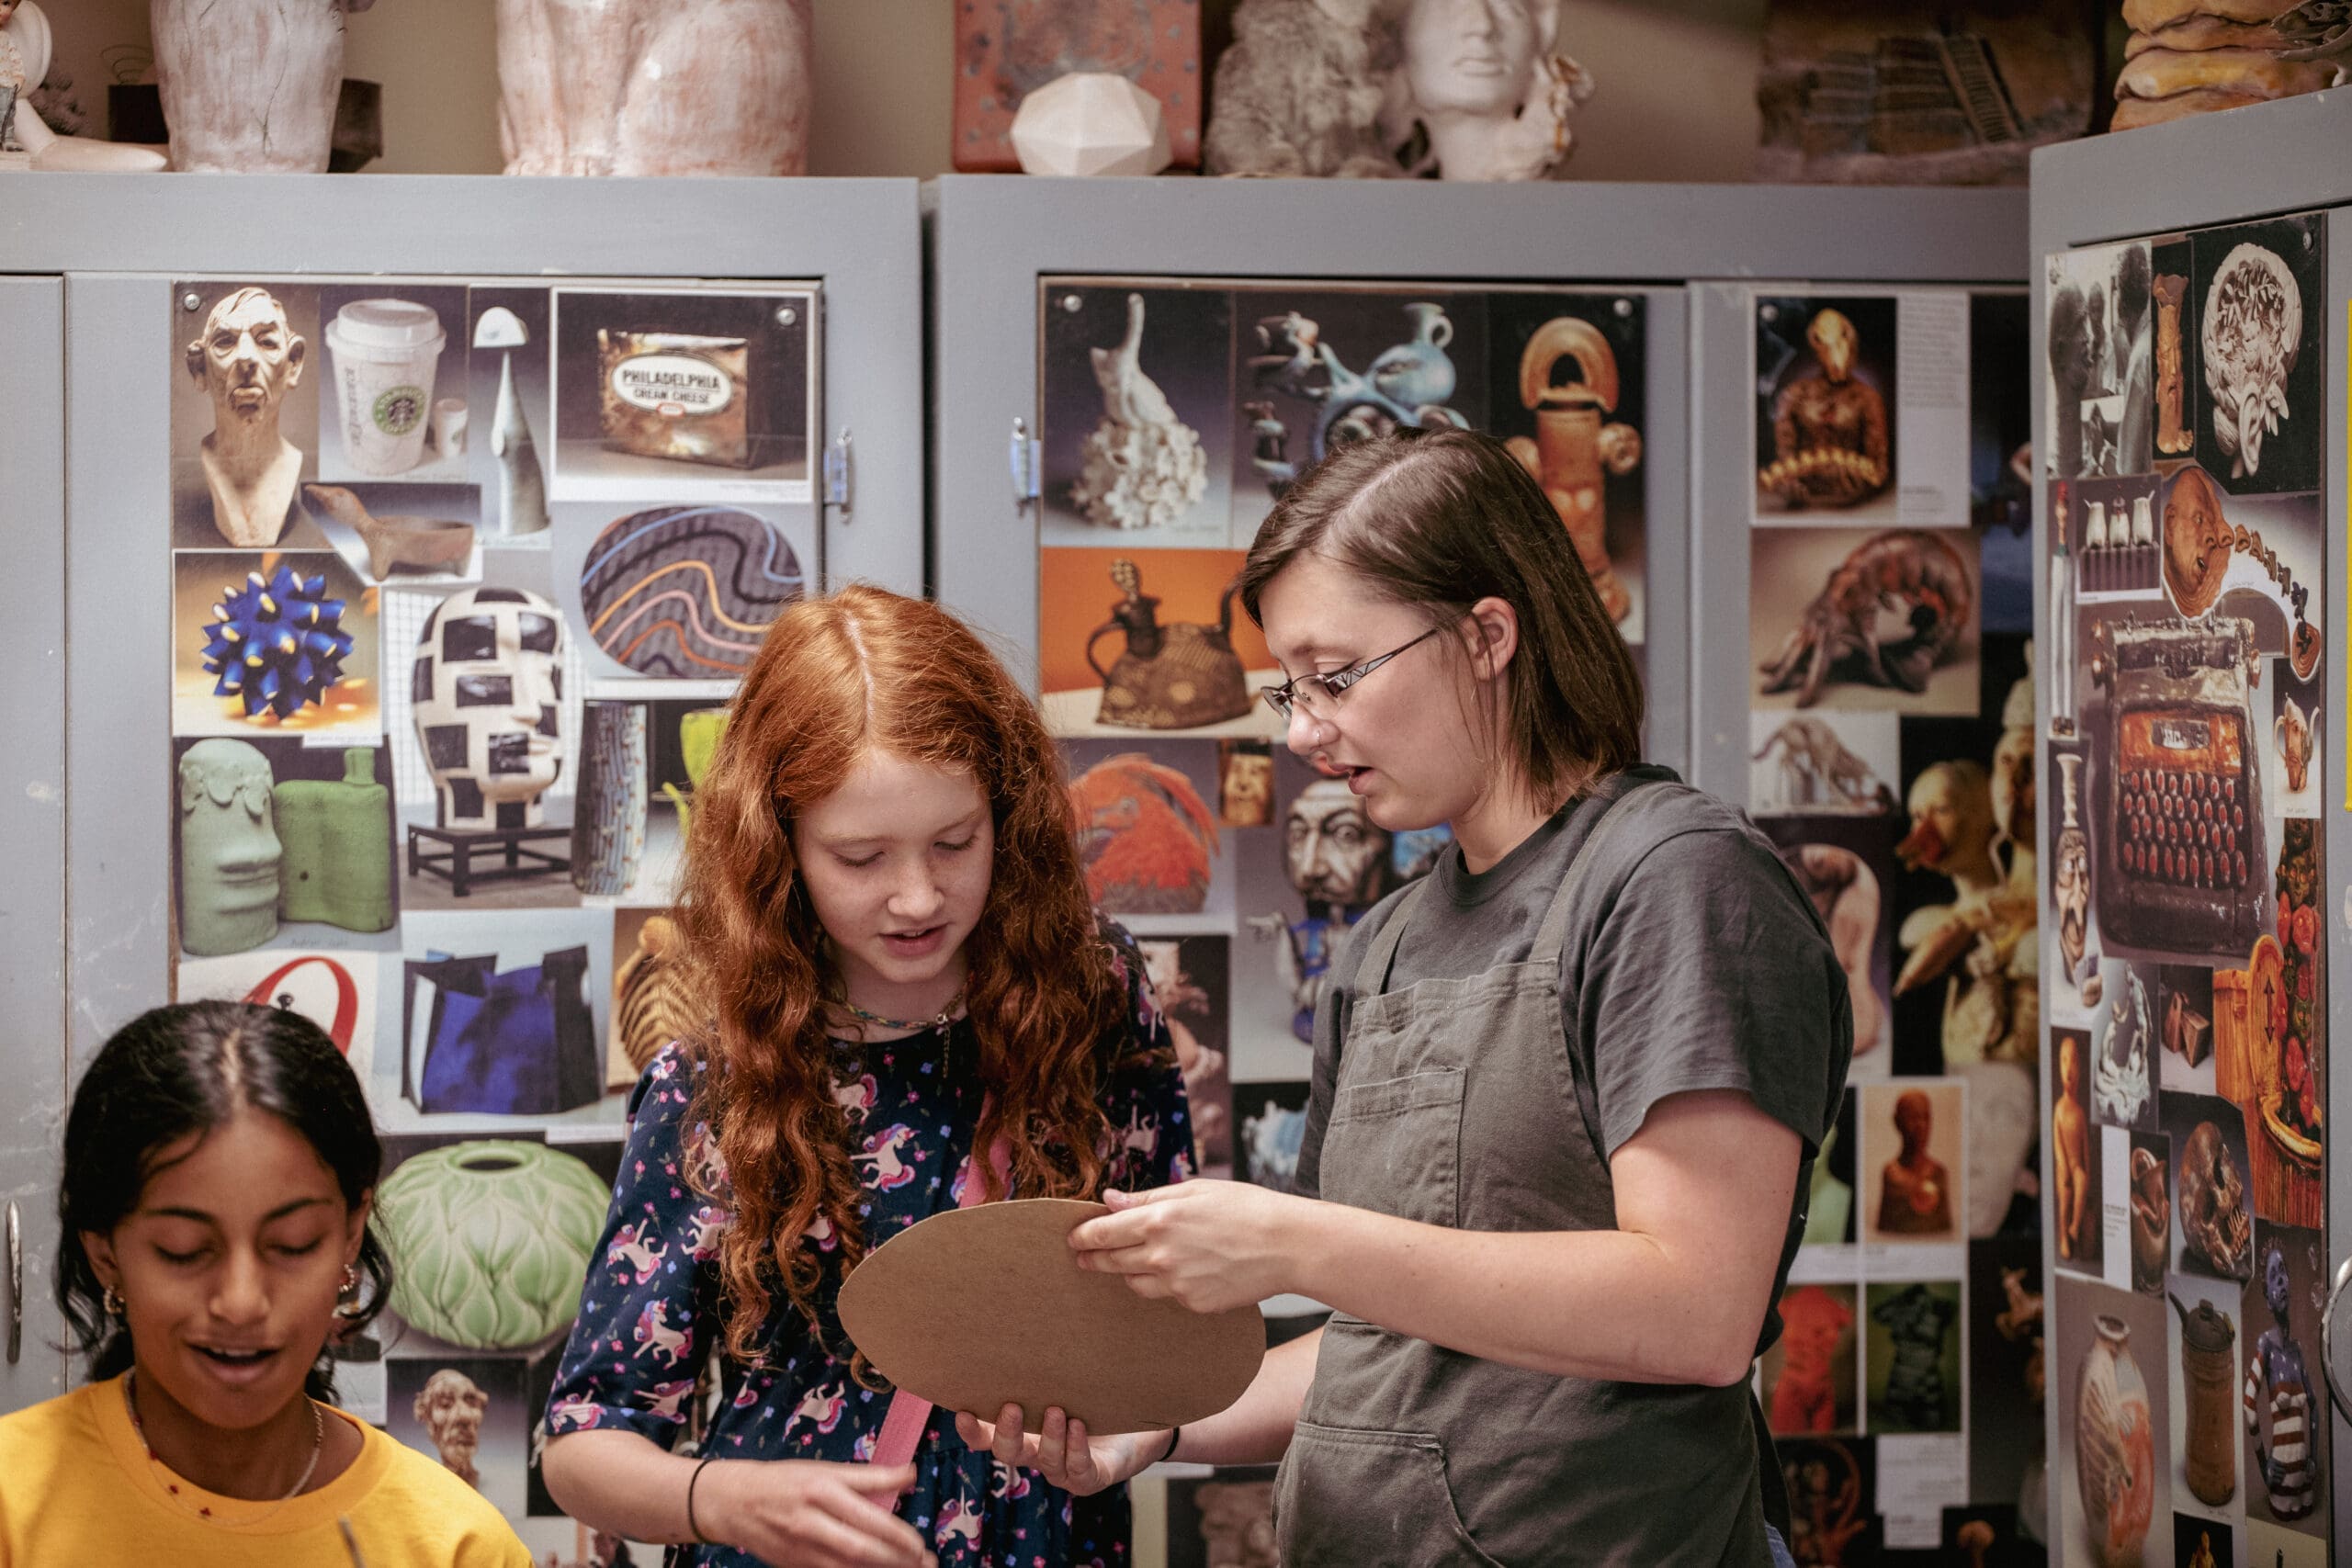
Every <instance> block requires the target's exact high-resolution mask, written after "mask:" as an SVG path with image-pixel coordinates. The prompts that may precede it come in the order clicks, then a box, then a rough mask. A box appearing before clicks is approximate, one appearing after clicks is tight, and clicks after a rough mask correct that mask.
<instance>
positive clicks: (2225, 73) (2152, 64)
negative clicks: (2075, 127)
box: [2115, 49, 2335, 99]
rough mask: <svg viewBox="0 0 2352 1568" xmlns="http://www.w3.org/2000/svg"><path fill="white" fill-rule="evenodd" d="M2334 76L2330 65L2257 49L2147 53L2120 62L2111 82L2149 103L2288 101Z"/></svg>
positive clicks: (2123, 95)
mask: <svg viewBox="0 0 2352 1568" xmlns="http://www.w3.org/2000/svg"><path fill="white" fill-rule="evenodd" d="M2334 79H2335V64H2334V63H2333V62H2326V61H2294V60H2281V59H2279V58H2278V56H2277V55H2275V54H2271V53H2268V52H2267V51H2263V50H2259V49H2194V50H2183V49H2148V50H2143V51H2140V52H2139V53H2138V54H2136V55H2134V56H2132V57H2131V60H2129V61H2127V62H2125V63H2124V66H2123V70H2122V73H2120V75H2118V76H2117V77H2116V79H2115V96H2117V97H2119V98H2151V99H2155V98H2170V97H2176V96H2179V95H2180V94H2183V93H2244V94H2245V95H2247V96H2251V97H2257V98H2288V97H2292V96H2295V95H2296V94H2298V93H2310V92H2316V91H2317V90H2319V89H2320V88H2322V87H2324V86H2326V85H2328V83H2329V82H2330V81H2332V80H2334Z"/></svg>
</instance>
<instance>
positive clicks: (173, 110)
mask: <svg viewBox="0 0 2352 1568" xmlns="http://www.w3.org/2000/svg"><path fill="white" fill-rule="evenodd" d="M373 3H374V0H148V20H149V23H150V24H151V26H152V27H153V31H154V35H155V81H156V84H157V85H158V86H159V87H160V89H161V90H162V92H163V96H164V121H165V123H167V124H168V125H170V127H171V128H172V166H173V167H175V168H178V169H186V170H189V171H191V172H194V173H198V174H211V173H221V174H276V175H322V174H324V173H326V168H327V154H328V153H329V152H330V151H332V150H333V147H334V107H335V100H336V98H337V96H339V95H340V94H341V92H342V90H343V18H344V13H345V12H346V11H364V10H366V9H367V8H368V6H370V5H372V4H373Z"/></svg>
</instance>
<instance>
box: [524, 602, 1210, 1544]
mask: <svg viewBox="0 0 2352 1568" xmlns="http://www.w3.org/2000/svg"><path fill="white" fill-rule="evenodd" d="M678 920H679V926H680V930H681V932H682V934H683V937H684V945H685V947H686V951H687V962H688V964H689V965H690V966H691V973H692V975H693V982H692V985H693V990H694V994H695V995H696V996H698V997H699V998H703V1003H704V1005H705V1006H707V1009H708V1010H709V1018H708V1021H707V1024H706V1025H705V1026H704V1028H703V1029H702V1030H701V1032H699V1033H698V1034H697V1035H696V1036H695V1037H694V1038H691V1039H687V1040H683V1041H680V1042H678V1043H675V1044H673V1045H671V1046H670V1047H668V1048H667V1049H665V1050H663V1051H662V1053H661V1054H660V1055H657V1056H656V1057H655V1058H654V1059H653V1061H652V1062H651V1063H650V1064H649V1065H648V1066H647V1068H646V1071H645V1076H644V1077H643V1079H642V1080H641V1081H640V1082H639V1085H638V1087H637V1090H636V1093H635V1095H634V1096H633V1098H632V1100H631V1101H630V1107H629V1114H630V1128H629V1135H628V1148H627V1150H626V1151H625V1153H624V1154H623V1156H622V1161H621V1174H620V1179H619V1181H618V1182H617V1183H616V1187H615V1190H614V1194H613V1206H612V1212H611V1213H610V1215H609V1216H608V1218H607V1220H606V1222H605V1235H604V1238H603V1241H602V1244H601V1245H600V1246H599V1247H598V1249H597V1252H596V1254H595V1255H594V1258H592V1260H591V1262H590V1266H589V1270H588V1279H587V1282H586V1284H585V1286H584V1287H583V1289H582V1298H581V1304H580V1316H579V1320H578V1322H577V1323H576V1324H575V1325H573V1328H572V1331H571V1343H570V1345H569V1346H568V1347H567V1348H566V1349H565V1352H564V1356H563V1360H562V1364H561V1366H560V1369H559V1371H558V1372H557V1376H556V1380H555V1384H554V1388H553V1392H552V1393H551V1395H550V1397H549V1401H548V1432H549V1433H550V1434H551V1440H550V1441H549V1443H548V1448H547V1453H546V1458H545V1461H544V1472H545V1475H546V1478H547V1483H548V1489H549V1491H550V1492H551V1493H552V1494H553V1495H554V1496H555V1498H556V1500H557V1502H559V1503H560V1505H562V1506H563V1507H564V1509H565V1510H566V1511H567V1512H569V1513H571V1515H572V1516H574V1517H577V1518H580V1519H582V1520H583V1521H585V1522H586V1523H588V1524H590V1525H592V1526H594V1527H595V1528H597V1529H605V1530H610V1531H612V1532H614V1533H616V1534H619V1535H624V1536H626V1537H628V1539H630V1540H659V1541H669V1542H679V1543H688V1544H687V1549H686V1551H684V1554H683V1560H684V1562H693V1563H730V1564H731V1563H750V1562H792V1563H836V1562H838V1563H853V1562H854V1563H872V1564H884V1565H896V1564H905V1565H908V1568H914V1565H916V1564H921V1563H923V1562H929V1561H931V1560H932V1559H933V1554H936V1557H937V1559H938V1560H939V1561H942V1562H949V1563H966V1564H973V1565H978V1564H982V1563H1010V1562H1015V1561H1018V1562H1022V1563H1028V1562H1034V1561H1043V1562H1089V1561H1093V1560H1098V1559H1099V1560H1103V1561H1109V1560H1113V1559H1114V1558H1116V1557H1118V1556H1120V1555H1122V1554H1123V1553H1124V1552H1125V1550H1126V1546H1127V1533H1128V1520H1127V1505H1126V1499H1125V1495H1124V1493H1123V1492H1121V1491H1115V1490H1114V1491H1111V1492H1104V1493H1102V1494H1099V1495H1094V1496H1090V1497H1086V1498H1083V1499H1079V1500H1076V1501H1075V1503H1073V1500H1072V1499H1071V1497H1070V1496H1069V1494H1067V1493H1065V1492H1063V1491H1060V1490H1059V1489H1057V1488H1055V1487H1052V1486H1049V1485H1047V1484H1046V1482H1045V1480H1044V1478H1043V1477H1041V1476H1038V1475H1035V1474H1033V1473H1030V1472H1016V1471H1011V1470H1007V1469H1004V1468H1003V1467H1001V1466H998V1465H996V1464H995V1463H993V1462H992V1461H991V1460H990V1458H989V1454H988V1452H987V1450H985V1449H982V1450H979V1451H978V1452H975V1451H973V1450H970V1449H968V1448H967V1447H966V1445H965V1443H964V1442H963V1440H962V1439H961V1438H959V1437H957V1436H956V1429H955V1425H954V1418H953V1413H950V1412H940V1413H937V1414H934V1415H933V1416H931V1418H930V1420H929V1422H928V1424H927V1425H926V1426H925V1427H924V1428H923V1432H922V1438H920V1440H919V1441H918V1443H917V1445H916V1449H915V1453H914V1458H913V1461H912V1462H911V1463H909V1464H903V1465H896V1466H891V1465H884V1464H877V1463H873V1462H869V1461H872V1460H873V1458H874V1456H875V1453H876V1443H877V1439H878V1438H879V1434H880V1431H881V1427H882V1424H883V1420H884V1416H885V1413H886V1412H887V1411H888V1409H889V1407H890V1405H891V1403H892V1399H891V1394H890V1391H889V1387H888V1384H887V1383H886V1382H883V1381H882V1380H881V1379H880V1378H879V1377H878V1376H877V1375H876V1374H875V1373H874V1371H872V1370H871V1369H870V1368H869V1367H867V1366H866V1365H865V1362H864V1360H863V1359H862V1358H860V1357H859V1355H858V1354H857V1351H856V1348H855V1347H854V1346H853V1345H852V1344H851V1343H850V1342H849V1341H848V1339H847V1338H846V1337H844V1335H843V1334H842V1326H841V1323H840V1320H839V1318H838V1317H837V1315H836V1314H835V1310H834V1308H835V1301H836V1297H837V1295H838V1292H839V1291H840V1287H841V1282H842V1280H843V1279H844V1278H845V1277H846V1276H847V1274H848V1273H849V1271H850V1270H851V1269H854V1268H855V1267H856V1265H857V1262H858V1260H859V1259H860V1258H863V1257H864V1256H865V1253H866V1252H868V1251H869V1250H871V1249H872V1248H873V1247H876V1246H879V1245H880V1244H881V1243H882V1242H883V1241H885V1240H887V1239H888V1237H889V1236H890V1235H893V1234H895V1233H896V1232H898V1231H899V1230H901V1229H903V1228H905V1227H906V1226H907V1225H909V1224H913V1223H914V1222H915V1221H917V1220H920V1219H922V1218H924V1217H925V1216H927V1215H929V1214H932V1213H936V1212H938V1211H940V1210H942V1209H947V1208H953V1207H955V1206H956V1203H957V1202H958V1201H959V1200H960V1199H961V1198H962V1196H963V1191H964V1186H965V1183H966V1182H967V1181H978V1182H980V1183H983V1184H984V1191H985V1195H986V1196H987V1197H989V1198H991V1199H993V1198H999V1197H1004V1196H1019V1197H1023V1198H1046V1197H1054V1198H1091V1197H1095V1196H1097V1195H1098V1194H1100V1193H1101V1192H1103V1190H1105V1189H1112V1188H1116V1189H1123V1190H1141V1189H1146V1188H1152V1187H1159V1186H1163V1185H1166V1184H1168V1183H1170V1182H1174V1181H1180V1180H1182V1179H1184V1178H1185V1177H1186V1176H1187V1175H1189V1174H1190V1173H1191V1169H1192V1161H1193V1152H1192V1130H1191V1125H1190V1122H1189V1121H1188V1120H1187V1117H1186V1112H1185V1104H1184V1091H1183V1085H1182V1078H1181V1077H1180V1076H1179V1073H1178V1070H1177V1066H1176V1060H1175V1053H1174V1051H1173V1049H1172V1047H1171V1046H1170V1041H1169V1034H1168V1031H1167V1028H1166V1027H1165V1025H1164V1024H1163V1023H1162V1021H1161V1020H1160V1019H1159V1015H1158V1014H1157V1013H1156V1012H1155V1011H1154V1010H1153V1009H1152V1006H1151V1004H1150V1002H1149V1001H1148V999H1147V998H1148V993H1147V991H1146V990H1145V989H1144V976H1143V966H1142V964H1141V963H1140V962H1139V961H1138V960H1137V958H1136V954H1135V950H1134V947H1133V944H1132V943H1131V942H1129V940H1128V938H1127V936H1126V933H1125V932H1124V931H1121V930H1120V929H1119V928H1118V927H1117V926H1116V925H1114V924H1112V923H1111V922H1109V921H1106V920H1103V919H1101V918H1100V917H1098V916H1097V915H1096V913H1095V912H1094V909H1093V908H1092V907H1091V904H1090V903H1089V901H1088V898H1087V888H1086V877H1085V873H1084V869H1083V868H1082V866H1081V865H1080V861H1079V854H1078V848H1077V843H1076V840H1075V837H1074V833H1073V824H1072V820H1071V808H1070V804H1069V793H1068V788H1067V784H1066V783H1065V780H1064V777H1063V773H1062V768H1061V763H1060V758H1059V754H1058V753H1057V750H1055V747H1054V743H1053V741H1052V740H1051V739H1050V738H1048V737H1047V735H1046V730H1045V727H1044V726H1043V725H1042V724H1041V723H1040V722H1039V720H1038V717H1037V715H1036V712H1035V709H1034V708H1033V707H1031V705H1029V703H1028V701H1027V700H1026V699H1025V698H1024V697H1023V695H1022V694H1021V692H1020V690H1019V689H1018V688H1017V687H1016V686H1015V685H1014V684H1013V682H1012V679H1011V678H1010V677H1009V676H1007V674H1006V673H1005V671H1004V670H1003V668H1002V667H1001V665H1000V664H999V663H998V662H997V660H995V659H994V658H993V657H992V656H991V655H990V654H989V651H988V649H986V648H985V647H983V646H982V645H981V643H980V641H979V639H978V637H974V636H973V634H972V633H971V632H970V631H969V630H968V629H967V628H966V627H965V626H962V625H961V624H959V623H958V622H957V621H956V620H955V619H954V618H953V617H952V616H950V615H947V614H946V613H945V612H944V611H942V610H940V609H938V608H937V607H936V606H933V605H931V604H924V603H922V601H920V600H913V599H905V598H901V597H899V596H898V595H896V594H892V593H887V592H882V591H881V590H878V589H874V588H865V587H852V588H847V589H844V590H842V592H838V593H835V594H833V595H831V597H828V598H823V599H815V600H809V601H805V602H803V603H801V604H796V605H794V606H793V607H792V608H791V609H789V610H787V611H786V613H785V614H784V615H782V616H781V617H779V618H778V619H777V621H776V622H775V626H773V627H772V628H771V629H770V630H769V632H768V634H767V637H766V640H765V642H764V643H763V646H762V648H761V650H760V653H759V657H758V658H757V659H756V660H754V661H753V663H752V669H751V672H750V674H749V675H748V676H747V677H746V679H745V681H744V682H743V686H742V689H741V692H740V693H738V694H737V695H736V698H735V700H734V703H733V705H732V706H731V707H730V709H729V717H728V725H727V731H726V735H725V738H724V739H722V740H721V742H720V743H719V748H718V756H717V758H716V759H715V760H714V761H713V763H712V765H711V769H710V772H709V773H708V774H707V777H706V778H705V780H704V782H703V784H702V786H701V788H700V790H699V791H698V792H697V794H696V797H695V809H694V814H693V818H692V828H691V831H690V835H689V840H688V843H687V846H686V868H685V874H684V887H683V897H682V899H681V903H680V908H679V911H678ZM976 1149H979V1150H992V1151H995V1152H996V1154H997V1155H999V1156H1001V1162H1002V1163H1001V1167H1000V1166H999V1164H998V1163H997V1161H996V1160H995V1159H993V1158H982V1159H978V1160H975V1159H973V1158H972V1157H971V1156H972V1155H973V1151H975V1150H976ZM713 1353H715V1354H716V1355H717V1358H718V1402H717V1405H716V1411H715V1414H713V1415H712V1416H710V1418H709V1420H708V1423H707V1427H705V1428H704V1430H703V1431H702V1433H701V1435H700V1441H699V1445H698V1448H697V1451H696V1455H695V1457H692V1458H689V1457H684V1456H682V1455H679V1454H676V1453H675V1452H673V1449H674V1448H675V1447H676V1445H677V1444H678V1441H679V1439H680V1438H682V1437H684V1436H685V1434H686V1430H687V1424H688V1420H689V1415H688V1412H689V1409H690V1407H691V1406H693V1405H694V1404H695V1403H696V1402H695V1400H694V1397H693V1395H694V1390H695V1381H696V1377H697V1373H698V1371H699V1370H700V1369H701V1368H702V1366H703V1364H704V1361H705V1359H706V1358H707V1357H708V1356H710V1355H712V1354H713ZM1151 1436H1152V1437H1155V1438H1156V1437H1157V1434H1153V1435H1151ZM1114 1440H1115V1439H1114ZM1138 1440H1141V1439H1138ZM1160 1440H1161V1441H1164V1439H1160Z"/></svg>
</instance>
